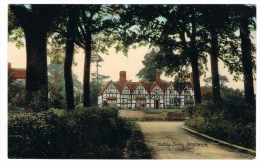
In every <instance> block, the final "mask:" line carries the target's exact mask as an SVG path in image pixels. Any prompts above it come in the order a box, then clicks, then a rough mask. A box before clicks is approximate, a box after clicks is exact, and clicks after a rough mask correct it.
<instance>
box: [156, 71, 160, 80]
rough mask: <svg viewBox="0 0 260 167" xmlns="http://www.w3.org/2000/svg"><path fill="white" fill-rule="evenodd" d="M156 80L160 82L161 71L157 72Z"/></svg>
mask: <svg viewBox="0 0 260 167" xmlns="http://www.w3.org/2000/svg"><path fill="white" fill-rule="evenodd" d="M156 82H158V83H159V82H160V73H159V72H157V73H156Z"/></svg>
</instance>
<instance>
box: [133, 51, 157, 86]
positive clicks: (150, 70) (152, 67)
mask: <svg viewBox="0 0 260 167" xmlns="http://www.w3.org/2000/svg"><path fill="white" fill-rule="evenodd" d="M156 56H158V53H157V52H156V51H155V50H154V49H153V50H152V51H151V52H150V53H147V54H146V55H145V56H144V60H143V61H142V63H143V65H144V68H142V69H141V70H140V71H139V72H138V74H136V75H137V76H138V77H139V78H140V79H143V80H146V81H149V82H154V81H155V80H156V73H157V72H159V73H161V72H162V70H159V69H158V67H157V65H156V62H155V58H156Z"/></svg>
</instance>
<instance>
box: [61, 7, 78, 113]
mask: <svg viewBox="0 0 260 167" xmlns="http://www.w3.org/2000/svg"><path fill="white" fill-rule="evenodd" d="M68 12H69V21H68V23H67V33H66V55H65V61H64V78H65V88H66V104H67V109H68V110H73V109H75V104H74V92H73V77H72V69H71V68H72V63H73V54H74V42H75V38H76V32H77V29H76V28H77V27H76V26H75V24H76V23H77V19H78V18H77V17H78V8H76V7H74V6H71V7H68Z"/></svg>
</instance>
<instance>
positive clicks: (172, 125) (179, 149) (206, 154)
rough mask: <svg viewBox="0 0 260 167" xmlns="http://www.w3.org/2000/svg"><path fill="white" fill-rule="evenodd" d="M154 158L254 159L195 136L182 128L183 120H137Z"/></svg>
mask: <svg viewBox="0 0 260 167" xmlns="http://www.w3.org/2000/svg"><path fill="white" fill-rule="evenodd" d="M137 124H139V125H140V127H141V129H142V132H143V133H144V136H145V142H146V144H147V145H148V147H149V148H150V149H151V150H153V152H154V159H254V158H255V157H254V156H253V155H250V154H246V153H240V152H238V151H236V150H232V149H230V148H226V147H224V146H220V145H219V144H218V143H215V142H211V141H207V140H204V139H201V138H199V137H196V136H194V135H192V134H190V133H188V132H186V131H185V130H184V129H182V126H183V124H184V122H167V121H160V122H137Z"/></svg>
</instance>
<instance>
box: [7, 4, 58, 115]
mask: <svg viewBox="0 0 260 167" xmlns="http://www.w3.org/2000/svg"><path fill="white" fill-rule="evenodd" d="M10 9H11V10H12V11H13V13H14V15H15V17H16V18H17V19H18V20H19V23H20V24H21V26H22V28H23V29H24V34H25V40H26V55H27V64H26V65H27V67H26V95H25V101H26V106H25V109H26V110H27V111H34V112H39V111H42V110H46V109H48V76H47V49H46V46H47V32H48V30H49V27H50V25H51V24H52V22H53V20H54V18H55V17H57V15H58V14H59V11H60V7H58V6H56V5H31V9H30V10H28V8H27V7H26V6H24V5H10Z"/></svg>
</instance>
